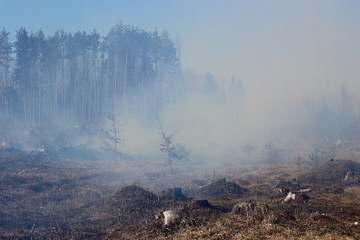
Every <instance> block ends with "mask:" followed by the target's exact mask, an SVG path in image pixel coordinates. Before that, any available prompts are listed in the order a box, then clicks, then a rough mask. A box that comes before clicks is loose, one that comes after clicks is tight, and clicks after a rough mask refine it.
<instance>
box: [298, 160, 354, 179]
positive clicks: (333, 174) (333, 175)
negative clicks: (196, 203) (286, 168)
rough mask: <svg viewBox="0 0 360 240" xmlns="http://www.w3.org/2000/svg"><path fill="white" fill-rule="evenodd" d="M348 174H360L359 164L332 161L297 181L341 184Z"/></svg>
mask: <svg viewBox="0 0 360 240" xmlns="http://www.w3.org/2000/svg"><path fill="white" fill-rule="evenodd" d="M349 172H351V173H360V163H358V162H354V161H351V160H332V161H326V162H324V163H322V164H321V165H320V166H318V167H316V168H314V169H313V170H311V171H310V172H308V173H305V174H302V175H300V176H299V177H298V180H299V181H301V182H307V183H315V184H341V183H344V179H345V177H346V176H347V175H348V173H349Z"/></svg>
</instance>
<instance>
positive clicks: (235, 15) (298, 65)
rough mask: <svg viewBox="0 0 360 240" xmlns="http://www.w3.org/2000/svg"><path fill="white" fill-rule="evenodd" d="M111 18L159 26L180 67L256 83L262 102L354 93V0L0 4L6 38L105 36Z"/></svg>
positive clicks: (357, 13)
mask: <svg viewBox="0 0 360 240" xmlns="http://www.w3.org/2000/svg"><path fill="white" fill-rule="evenodd" d="M119 20H121V21H122V22H123V23H126V24H130V25H135V26H138V27H140V28H142V29H145V30H149V31H152V30H154V29H155V28H156V27H157V28H158V29H159V30H160V31H162V30H164V29H167V30H168V31H169V32H170V35H171V36H172V37H173V38H174V39H176V41H177V43H180V44H179V46H180V49H181V60H182V65H183V67H184V69H188V68H191V69H193V70H195V71H196V72H198V73H201V74H203V73H206V72H207V71H210V72H213V73H214V74H215V75H216V76H219V78H220V79H221V78H224V79H226V78H227V79H228V78H229V77H231V76H232V75H235V76H236V77H238V78H240V79H241V80H242V81H244V82H245V83H246V86H247V87H248V89H249V91H251V89H258V88H259V86H262V88H263V89H266V94H265V90H264V92H261V91H260V92H259V91H257V92H256V94H254V95H253V96H254V98H258V97H259V96H267V98H266V97H263V99H264V102H268V99H269V98H271V99H274V98H275V99H277V98H278V99H279V100H281V99H283V97H281V96H286V95H287V94H288V95H291V96H295V97H296V96H297V97H303V95H304V94H303V93H304V92H309V91H310V92H311V91H314V90H312V89H314V86H317V88H320V89H323V90H324V91H332V90H333V89H335V88H338V86H339V85H341V84H342V83H343V82H344V81H347V82H349V83H351V84H353V86H354V89H355V90H359V91H358V92H360V88H359V85H360V84H359V82H360V80H359V79H358V76H360V72H359V71H360V70H359V67H358V63H359V62H360V57H359V56H360V47H359V46H358V45H359V44H358V43H359V42H360V30H359V29H360V1H357V0H337V1H336V0H302V1H288V0H254V1H252V0H251V1H250V0H103V1H100V0H0V27H4V28H5V29H6V30H7V31H10V32H11V35H12V37H13V36H14V35H15V31H16V30H17V29H19V28H20V27H21V26H24V27H25V28H26V29H27V30H28V31H37V30H39V29H40V28H41V29H42V30H43V31H44V32H45V34H46V35H51V34H53V33H54V32H55V31H56V30H58V29H64V30H65V31H68V32H75V31H77V30H85V31H88V32H90V31H92V30H93V29H96V30H98V31H99V32H100V33H101V34H102V35H106V33H107V32H108V31H109V30H110V28H111V27H112V26H113V25H114V24H115V23H116V22H117V21H119ZM272 89H273V91H271V90H272ZM315 89H316V88H315Z"/></svg>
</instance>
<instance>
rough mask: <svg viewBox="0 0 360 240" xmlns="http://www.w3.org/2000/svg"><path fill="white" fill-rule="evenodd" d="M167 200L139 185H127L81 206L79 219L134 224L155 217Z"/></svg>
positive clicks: (105, 223) (101, 222)
mask: <svg viewBox="0 0 360 240" xmlns="http://www.w3.org/2000/svg"><path fill="white" fill-rule="evenodd" d="M165 206H167V202H166V201H164V200H162V199H161V198H160V197H158V196H157V195H155V194H153V193H151V192H149V191H147V190H145V189H143V188H141V187H139V186H135V185H132V186H127V187H125V188H123V189H121V190H120V191H118V192H116V193H115V194H114V195H112V196H109V197H106V198H104V199H102V200H99V201H96V202H93V203H91V204H88V205H87V206H84V207H82V208H80V209H79V210H78V211H77V212H76V215H78V216H79V217H80V218H79V217H75V218H78V220H81V219H86V221H91V222H93V223H95V224H97V225H103V226H104V225H107V226H111V225H114V224H120V223H121V224H133V223H137V222H139V221H142V220H148V219H152V218H154V216H155V214H156V212H157V211H159V209H162V208H164V207H165Z"/></svg>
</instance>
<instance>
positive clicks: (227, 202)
mask: <svg viewBox="0 0 360 240" xmlns="http://www.w3.org/2000/svg"><path fill="white" fill-rule="evenodd" d="M357 146H358V142H357V141H352V142H348V143H346V144H342V145H339V146H337V149H336V158H329V159H321V158H320V157H322V156H325V155H324V154H322V155H320V154H319V153H316V152H315V153H314V154H313V155H312V156H309V159H312V160H313V161H310V160H308V159H306V160H305V156H306V155H305V156H304V155H303V157H296V156H297V155H299V156H300V153H299V152H292V153H291V154H283V155H282V158H281V160H278V161H277V160H276V159H274V158H272V157H274V154H273V153H274V151H275V150H274V148H270V150H269V148H267V152H265V155H266V156H265V157H263V161H257V162H256V161H248V162H247V163H244V162H243V161H240V160H239V161H236V160H232V161H223V162H222V164H218V165H216V164H213V165H208V166H206V167H204V166H203V163H202V162H199V163H189V162H186V161H184V162H177V163H175V164H174V174H173V176H172V175H171V174H170V172H169V170H168V166H166V165H165V164H164V160H159V161H154V160H152V161H150V160H147V161H145V160H141V161H140V160H134V159H125V158H119V159H117V161H115V162H114V161H112V160H104V159H101V157H99V159H91V160H90V158H89V159H85V160H84V159H76V158H74V157H71V156H73V155H71V154H67V155H66V154H60V153H53V152H51V153H50V152H46V151H45V152H42V151H33V152H30V153H29V152H23V151H19V150H16V149H14V148H6V147H3V148H1V149H0V181H1V185H0V239H249V240H250V239H280V240H281V239H287V240H289V239H360V224H359V223H360V175H359V174H360V162H359V163H358V161H357V160H358V159H359V158H358V157H359V152H360V151H359V149H358V148H357ZM327 147H328V146H327ZM303 149H305V148H303ZM323 149H325V147H324V146H323ZM326 149H328V148H326ZM74 151H76V149H75V150H74ZM77 151H82V153H83V151H86V150H84V149H80V150H77ZM89 151H90V150H89ZM275 152H277V154H278V155H276V154H275V155H276V156H277V157H279V156H280V155H281V154H280V153H281V151H280V150H276V151H275ZM283 152H286V151H283ZM269 153H270V154H269ZM79 154H80V152H79ZM279 154H280V155H279ZM316 154H317V157H318V158H316V156H315V155H316ZM263 155H264V154H263ZM308 155H310V153H309V154H308ZM69 156H70V157H69ZM253 157H254V158H257V157H258V156H253ZM344 159H346V160H344ZM347 159H351V160H347ZM318 160H319V161H318ZM249 162H251V163H249ZM179 188H181V190H180V189H179ZM289 192H291V193H293V194H295V199H293V200H290V201H284V200H285V197H287V196H288V194H289ZM199 200H200V201H199ZM201 200H207V201H201ZM169 209H181V214H180V216H179V217H178V218H177V219H176V220H175V222H174V223H172V224H170V225H167V226H164V222H163V219H162V217H160V218H155V215H158V216H161V212H162V211H165V210H169Z"/></svg>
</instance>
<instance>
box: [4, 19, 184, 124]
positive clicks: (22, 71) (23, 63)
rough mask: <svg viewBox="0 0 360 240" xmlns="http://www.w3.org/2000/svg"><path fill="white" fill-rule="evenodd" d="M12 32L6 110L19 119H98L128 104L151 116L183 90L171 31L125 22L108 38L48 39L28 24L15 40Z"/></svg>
mask: <svg viewBox="0 0 360 240" xmlns="http://www.w3.org/2000/svg"><path fill="white" fill-rule="evenodd" d="M9 34H10V33H9V32H6V30H5V29H3V30H2V31H1V32H0V102H1V104H0V112H1V113H3V114H4V115H5V116H7V117H9V118H11V119H18V120H22V121H25V122H29V123H38V124H46V123H48V122H51V121H52V120H53V118H54V117H57V116H58V117H60V116H61V118H63V119H68V120H76V121H81V122H86V121H97V120H99V119H101V118H103V116H104V113H105V112H107V111H116V110H117V109H121V108H122V107H124V106H125V105H126V108H127V109H129V111H132V112H135V113H136V114H139V116H140V117H141V118H142V119H147V117H149V116H150V115H152V114H153V113H154V112H156V111H159V110H160V109H162V108H164V107H165V106H164V105H165V104H171V103H173V101H174V99H175V98H176V97H177V96H176V94H177V93H178V92H180V91H178V90H179V88H180V87H181V71H180V62H179V58H178V53H177V49H176V47H175V44H174V42H173V40H172V39H171V38H170V36H169V34H168V32H167V31H164V32H161V33H159V32H158V31H157V30H155V31H153V32H147V31H144V30H141V29H139V28H137V27H132V26H129V25H124V24H122V23H117V24H116V25H115V26H114V27H113V28H111V30H110V31H109V33H108V34H107V35H106V36H105V37H102V36H100V34H99V33H98V32H97V31H96V30H94V31H93V32H92V33H87V32H85V31H83V32H80V31H78V32H76V33H68V32H65V31H63V30H58V31H57V32H56V33H55V34H54V35H52V36H45V34H44V33H43V32H42V31H41V30H39V31H38V32H36V33H32V32H31V33H29V32H27V30H26V29H25V28H20V29H19V30H18V31H17V32H16V36H15V41H14V42H13V43H12V42H11V41H10V39H9ZM176 89H177V91H176Z"/></svg>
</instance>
